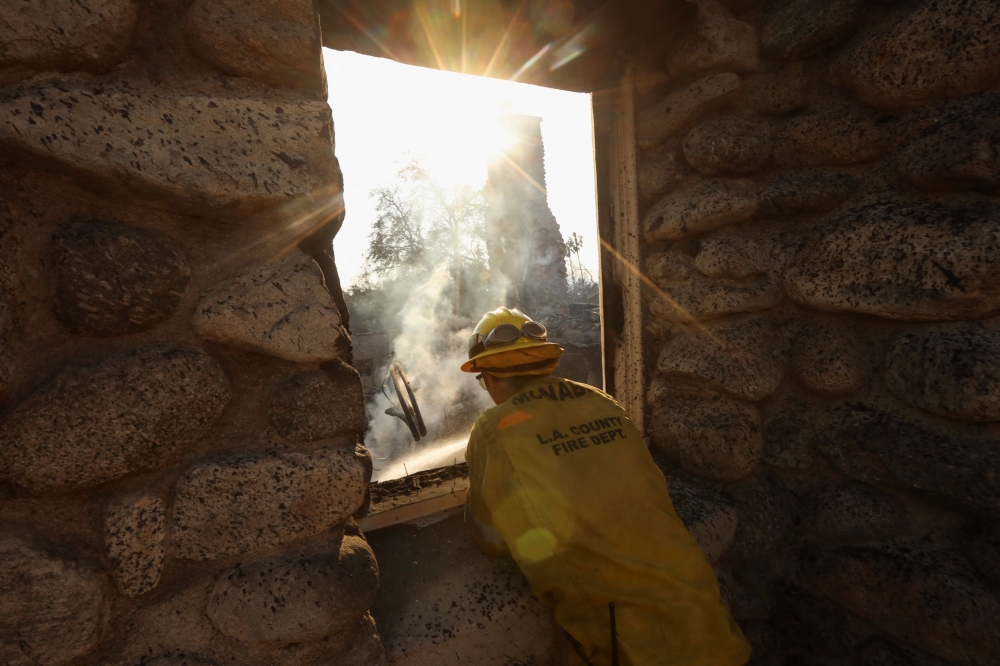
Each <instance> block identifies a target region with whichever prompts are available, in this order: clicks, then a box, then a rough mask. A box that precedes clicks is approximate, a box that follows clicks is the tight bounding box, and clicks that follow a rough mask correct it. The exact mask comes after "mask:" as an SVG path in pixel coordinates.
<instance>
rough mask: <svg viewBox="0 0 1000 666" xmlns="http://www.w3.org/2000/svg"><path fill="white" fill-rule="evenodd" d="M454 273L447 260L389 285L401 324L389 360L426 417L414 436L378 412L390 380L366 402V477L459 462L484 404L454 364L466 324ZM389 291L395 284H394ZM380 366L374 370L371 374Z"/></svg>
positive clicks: (464, 355) (460, 358) (381, 373)
mask: <svg viewBox="0 0 1000 666" xmlns="http://www.w3.org/2000/svg"><path fill="white" fill-rule="evenodd" d="M454 288H455V285H454V279H453V277H452V276H451V274H450V271H449V267H448V265H447V264H441V265H439V266H438V267H437V268H435V269H434V270H433V271H432V272H431V273H430V274H429V276H427V278H426V279H425V280H423V281H421V282H420V283H416V284H410V285H406V286H404V288H403V289H401V290H399V291H396V293H394V294H393V295H394V298H392V299H391V300H390V302H391V303H395V304H397V305H398V308H399V310H398V312H399V321H400V322H401V330H400V331H399V332H398V334H397V335H396V337H395V340H394V342H393V360H395V361H398V362H399V363H400V364H401V365H402V366H403V368H404V370H405V371H406V374H407V376H408V377H409V379H410V384H411V385H412V387H413V391H414V394H415V395H416V398H417V403H418V405H419V406H420V411H421V413H422V414H423V418H424V423H425V424H426V425H427V437H426V438H421V440H420V442H414V441H413V437H412V435H411V434H410V431H409V429H408V428H407V427H406V424H405V423H403V422H402V421H401V420H400V419H398V418H395V417H393V416H390V415H388V414H386V413H385V410H386V409H387V408H388V407H390V406H391V403H390V401H389V399H388V398H386V397H385V395H388V396H389V397H390V398H391V399H392V401H393V402H396V395H395V392H394V391H393V388H392V382H391V381H390V380H388V379H386V380H385V385H384V393H385V395H383V394H377V395H376V396H375V399H374V400H371V401H369V403H368V407H367V409H368V433H367V435H366V437H365V446H367V447H368V450H369V451H371V454H372V458H373V459H374V467H375V470H374V474H373V479H374V480H385V479H391V478H398V477H401V476H406V475H409V474H413V473H414V472H417V471H420V470H424V469H433V468H435V467H442V466H445V465H451V464H454V463H456V462H462V461H463V460H464V459H465V443H466V442H467V441H468V435H469V430H470V429H471V427H472V424H473V423H474V422H475V419H476V417H477V416H478V415H479V414H481V413H482V412H483V410H485V409H486V408H488V407H490V406H492V402H491V401H490V399H489V395H488V394H487V393H486V391H484V390H482V388H480V386H479V383H478V382H477V381H476V379H475V377H474V376H473V375H470V374H468V373H464V372H462V371H461V370H460V367H461V365H462V363H463V362H465V361H466V360H467V359H468V340H469V336H470V335H471V334H472V330H471V327H469V326H467V325H464V326H463V322H461V320H459V319H458V318H457V317H456V316H455V313H454V308H455V301H454ZM394 291H395V290H394ZM385 372H386V368H380V369H378V370H377V371H376V377H377V379H376V382H378V381H381V380H382V379H383V377H385V376H386V375H385Z"/></svg>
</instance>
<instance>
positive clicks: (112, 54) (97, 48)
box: [0, 0, 139, 72]
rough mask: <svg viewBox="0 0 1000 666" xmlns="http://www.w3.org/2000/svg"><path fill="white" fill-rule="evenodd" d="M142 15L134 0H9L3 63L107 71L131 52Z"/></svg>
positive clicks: (0, 30)
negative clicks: (72, 0)
mask: <svg viewBox="0 0 1000 666" xmlns="http://www.w3.org/2000/svg"><path fill="white" fill-rule="evenodd" d="M138 17H139V4H138V3H137V2H135V1H134V0H95V1H94V2H88V3H82V2H51V1H46V0H25V1H22V2H16V3H10V4H6V5H4V10H3V19H2V20H0V67H12V66H13V67H20V68H24V69H29V70H35V71H45V70H50V69H57V70H63V71H68V70H73V69H85V70H90V71H94V72H100V71H104V70H106V69H108V68H109V67H111V66H112V65H115V64H117V63H118V62H120V61H121V60H122V59H123V58H124V57H125V55H126V53H128V47H129V43H130V42H131V38H132V31H133V30H134V29H135V24H136V20H137V19H138Z"/></svg>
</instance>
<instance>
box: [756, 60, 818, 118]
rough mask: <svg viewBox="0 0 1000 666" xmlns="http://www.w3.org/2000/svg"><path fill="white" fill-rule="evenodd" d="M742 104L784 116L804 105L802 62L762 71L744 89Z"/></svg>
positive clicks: (761, 111) (763, 113) (764, 113)
mask: <svg viewBox="0 0 1000 666" xmlns="http://www.w3.org/2000/svg"><path fill="white" fill-rule="evenodd" d="M740 105H741V106H742V107H744V108H745V109H746V110H748V111H752V112H753V113H759V114H762V115H767V116H780V115H784V114H786V113H791V112H792V111H796V110H798V109H801V108H802V107H804V106H805V105H806V98H805V94H804V92H803V81H802V65H801V63H792V64H790V65H786V66H785V67H782V68H781V69H778V70H773V71H769V72H761V73H759V74H757V75H756V76H754V77H753V78H751V79H750V80H749V81H747V84H746V85H745V86H744V88H743V97H742V99H741V100H740Z"/></svg>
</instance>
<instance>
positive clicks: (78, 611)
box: [0, 535, 108, 666]
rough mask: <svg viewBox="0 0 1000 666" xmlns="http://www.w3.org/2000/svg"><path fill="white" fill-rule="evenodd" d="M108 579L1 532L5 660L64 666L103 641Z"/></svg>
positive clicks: (22, 665) (16, 664) (0, 645)
mask: <svg viewBox="0 0 1000 666" xmlns="http://www.w3.org/2000/svg"><path fill="white" fill-rule="evenodd" d="M107 603H108V602H107V598H106V592H105V585H104V581H103V577H102V576H101V574H100V573H98V571H97V569H96V568H95V567H92V566H90V565H89V564H87V563H86V562H84V561H75V562H71V561H68V560H62V559H58V558H55V557H51V556H49V555H48V554H47V553H45V552H42V551H40V550H37V549H35V548H33V547H32V546H30V545H29V544H27V543H25V542H24V541H21V540H20V539H17V538H15V537H13V536H10V535H2V536H0V617H2V618H3V622H0V659H2V660H3V662H4V664H10V666H61V664H65V663H68V662H70V661H72V660H73V659H77V658H79V657H82V656H83V655H85V654H87V653H88V652H90V651H91V650H93V649H94V648H95V647H97V644H98V643H99V642H100V640H101V637H102V635H103V633H104V628H105V625H106V623H107V614H108V609H107Z"/></svg>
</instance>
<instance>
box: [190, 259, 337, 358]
mask: <svg viewBox="0 0 1000 666" xmlns="http://www.w3.org/2000/svg"><path fill="white" fill-rule="evenodd" d="M340 323H341V319H340V312H339V311H338V310H337V305H336V303H335V302H334V300H333V296H331V295H330V292H329V290H327V288H326V286H325V285H324V284H323V273H322V271H320V268H319V266H318V265H316V262H315V261H313V260H312V259H311V258H310V257H308V256H306V255H305V254H303V253H302V252H300V251H298V250H293V251H292V252H291V253H290V254H288V256H286V257H284V258H282V259H280V260H279V261H278V262H276V263H274V264H272V265H270V266H266V267H264V268H258V269H253V270H250V271H248V272H246V273H244V274H242V275H239V276H237V277H235V278H233V279H231V280H224V281H222V282H220V283H218V284H216V285H214V286H212V287H210V288H209V289H208V290H207V291H206V292H205V294H203V295H202V298H201V301H200V302H199V303H198V307H197V308H196V310H195V313H194V318H193V320H192V324H193V326H194V330H195V331H196V332H197V333H198V335H200V336H201V337H202V338H204V339H206V340H212V341H214V342H221V343H223V344H228V345H233V346H234V347H239V348H241V349H246V350H249V351H256V352H260V353H263V354H269V355H271V356H277V357H278V358H283V359H286V360H289V361H295V362H296V363H322V362H323V361H329V360H332V359H335V358H337V357H338V356H340V354H341V351H342V349H343V348H344V347H345V346H346V344H347V340H346V337H345V336H344V333H343V331H342V329H341V328H340Z"/></svg>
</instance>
